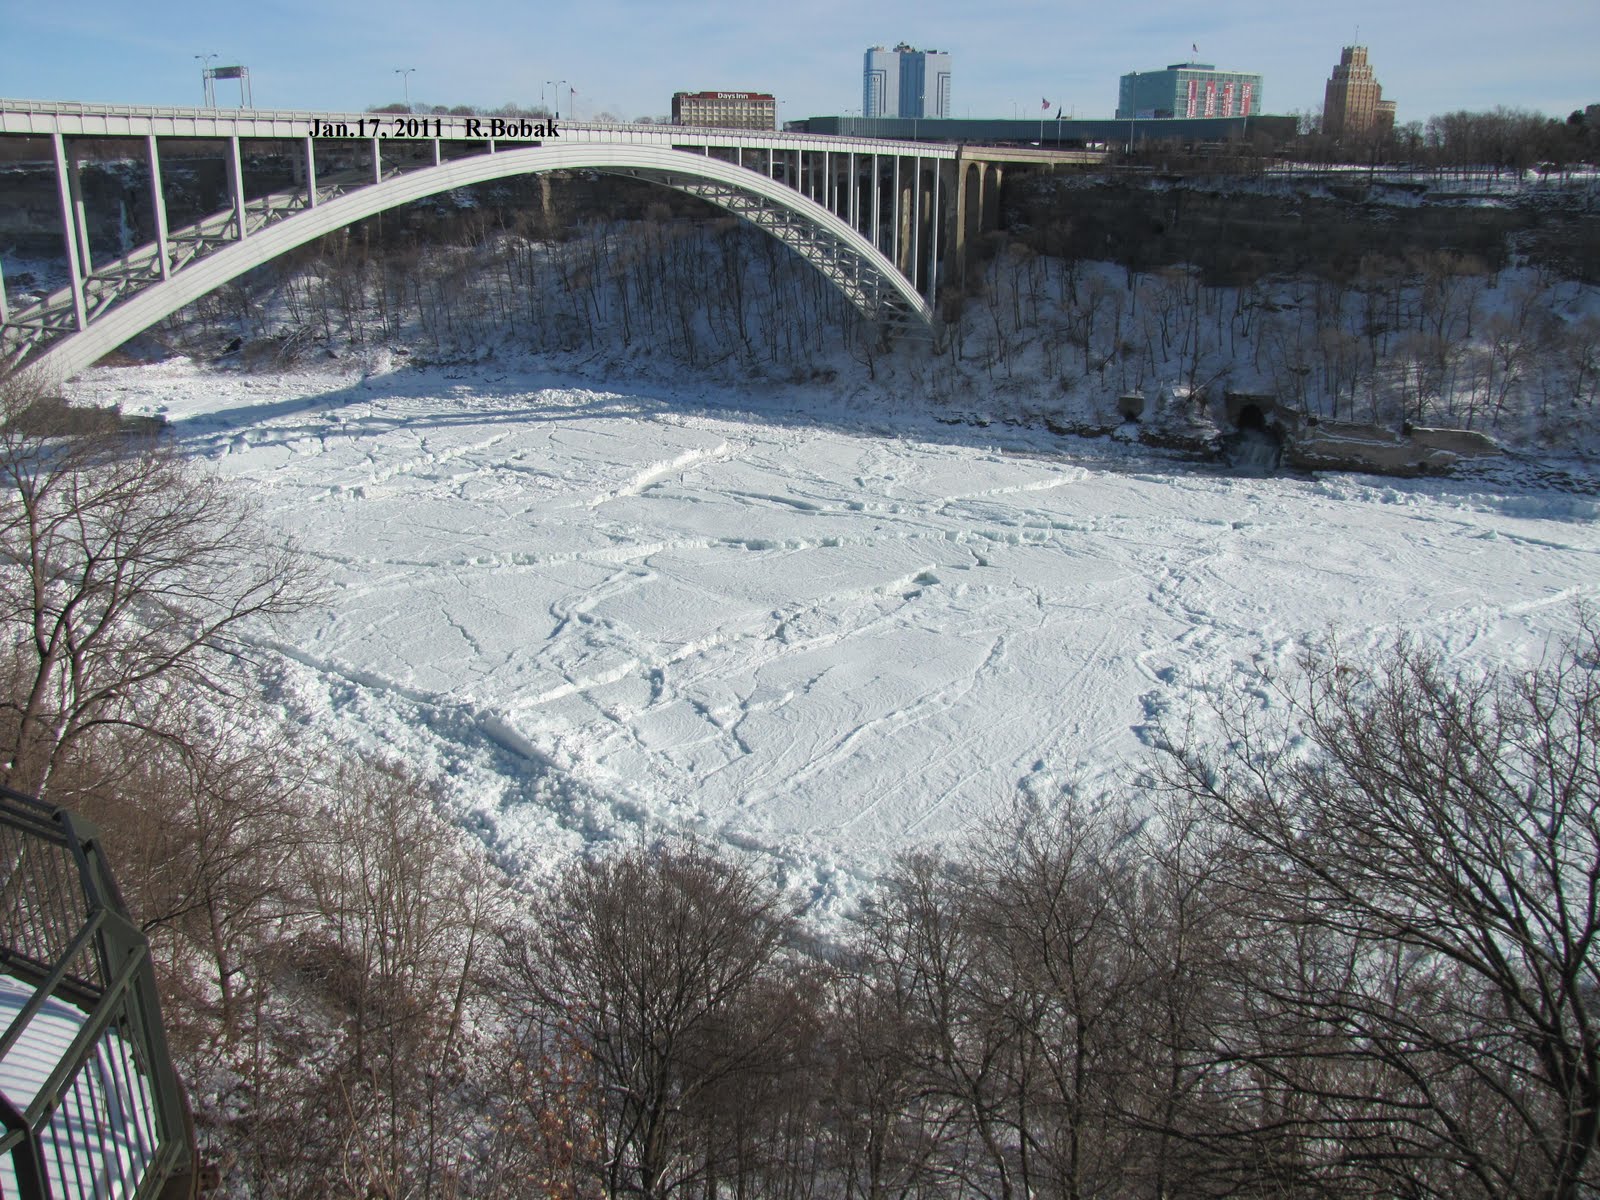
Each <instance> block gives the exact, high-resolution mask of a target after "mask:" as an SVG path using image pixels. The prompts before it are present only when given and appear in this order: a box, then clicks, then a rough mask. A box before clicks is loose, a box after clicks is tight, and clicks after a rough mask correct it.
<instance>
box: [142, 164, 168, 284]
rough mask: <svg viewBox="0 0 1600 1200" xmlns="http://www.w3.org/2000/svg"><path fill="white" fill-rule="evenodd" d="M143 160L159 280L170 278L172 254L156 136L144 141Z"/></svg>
mask: <svg viewBox="0 0 1600 1200" xmlns="http://www.w3.org/2000/svg"><path fill="white" fill-rule="evenodd" d="M144 153H145V158H146V159H148V160H149V163H150V211H151V212H152V213H154V214H155V222H156V265H157V266H158V267H160V268H161V278H163V279H170V278H172V254H171V252H170V248H169V247H168V245H167V197H166V194H165V193H164V192H163V191H162V188H161V150H160V148H159V147H158V146H157V145H156V135H155V134H153V133H152V134H148V135H146V137H145V139H144Z"/></svg>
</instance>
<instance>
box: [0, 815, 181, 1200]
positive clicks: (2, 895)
mask: <svg viewBox="0 0 1600 1200" xmlns="http://www.w3.org/2000/svg"><path fill="white" fill-rule="evenodd" d="M0 1024H4V1025H5V1030H4V1033H0V1128H3V1136H0V1195H3V1196H6V1197H11V1196H18V1197H21V1198H22V1200H90V1198H91V1197H92V1198H95V1200H101V1198H106V1200H110V1198H113V1197H115V1198H117V1200H145V1198H147V1197H157V1196H172V1195H174V1194H175V1193H174V1191H173V1188H174V1187H176V1188H177V1189H178V1191H177V1192H176V1194H183V1190H184V1189H187V1188H189V1187H190V1186H191V1185H192V1180H193V1177H194V1171H193V1153H192V1147H191V1136H190V1133H189V1123H188V1120H187V1117H186V1110H185V1106H184V1099H183V1093H182V1091H181V1089H180V1087H179V1083H178V1078H177V1075H176V1074H175V1072H174V1071H173V1067H172V1061H171V1057H170V1055H169V1054H168V1050H167V1041H166V1035H165V1033H164V1031H163V1029H162V1025H161V1013H160V1006H159V1003H158V1001H157V996H156V984H155V975H154V972H153V971H152V968H151V962H150V950H149V946H148V944H147V943H146V941H145V938H144V936H143V935H142V934H141V933H140V932H139V930H138V928H137V927H136V926H135V925H134V924H133V923H132V922H131V921H130V920H129V919H128V914H127V910H126V908H125V907H124V906H123V903H122V898H121V895H120V894H119V893H118V891H117V886H116V883H115V881H114V880H113V878H112V875H111V871H110V868H109V867H108V866H107V864H106V861H105V858H104V857H103V855H102V853H101V848H100V834H99V831H98V830H96V829H95V828H94V826H93V825H91V824H90V823H89V822H87V821H85V820H83V819H82V818H79V817H77V816H74V815H73V814H72V813H70V812H67V811H66V810H64V809H60V808H53V807H51V806H50V805H47V804H42V803H40V802H38V801H36V800H33V799H31V798H29V797H27V796H24V795H21V794H19V793H17V792H13V791H11V790H10V789H7V788H0Z"/></svg>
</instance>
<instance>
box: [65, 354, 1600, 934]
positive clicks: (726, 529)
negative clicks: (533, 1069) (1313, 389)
mask: <svg viewBox="0 0 1600 1200" xmlns="http://www.w3.org/2000/svg"><path fill="white" fill-rule="evenodd" d="M76 392H77V394H78V395H80V396H82V397H84V398H86V399H95V400H116V401H120V402H121V403H123V404H124V406H125V407H127V408H129V409H130V410H141V409H142V410H146V411H148V410H152V409H160V410H163V411H165V412H166V414H167V415H168V416H169V418H171V419H172V420H173V422H174V427H175V430H176V432H177V435H178V437H179V438H181V439H182V440H183V442H184V443H185V444H186V445H187V446H188V447H189V448H191V449H192V451H193V452H194V453H196V454H199V455H203V456H206V457H207V458H209V459H211V460H212V461H213V462H214V463H215V464H216V466H217V467H218V469H219V470H221V471H222V472H224V473H225V474H228V475H231V476H234V477H237V478H239V479H240V480H242V481H244V482H246V483H248V484H249V485H250V486H252V487H253V488H255V489H257V490H258V491H259V493H260V495H261V497H262V498H263V503H264V505H265V509H266V512H267V513H268V514H269V516H270V517H271V519H273V520H275V521H278V522H281V523H282V524H284V525H285V526H287V527H289V528H291V529H292V530H293V531H294V532H295V534H296V535H297V536H298V537H299V539H300V540H301V541H302V542H303V544H304V545H305V546H306V548H307V549H308V550H309V551H310V552H311V553H312V554H313V555H315V556H316V557H317V558H319V559H321V560H322V561H323V562H325V563H326V570H327V579H328V582H329V584H330V588H331V602H330V603H329V604H328V606H327V607H326V608H324V609H323V610H321V611H320V612H318V613H317V614H315V615H313V616H311V617H308V618H306V619H303V620H302V621H300V622H299V624H298V625H297V626H295V627H294V628H293V629H292V630H289V631H287V632H285V633H283V634H281V635H279V637H278V639H277V640H276V641H275V642H273V643H272V645H273V646H274V648H275V649H277V650H279V651H281V654H282V661H283V665H282V667H281V670H279V671H278V672H277V679H276V687H277V689H278V690H277V693H276V694H277V698H278V700H279V701H280V702H281V703H282V704H283V705H284V706H285V707H286V708H287V709H288V710H289V711H290V712H291V713H292V714H294V715H295V716H296V717H297V718H298V719H300V720H303V721H305V722H307V723H309V724H311V725H312V726H313V727H314V728H315V729H317V730H318V731H319V732H323V733H326V734H327V735H328V736H332V737H342V738H349V739H353V740H357V741H362V742H366V743H370V744H377V745H383V746H386V747H387V748H389V749H391V750H393V751H395V752H397V753H399V754H401V755H404V756H406V757H407V758H409V759H411V760H412V761H414V762H417V763H418V764H420V765H421V766H423V767H424V768H427V769H432V770H436V771H438V772H439V773H440V774H442V775H445V776H447V777H450V778H451V779H452V782H453V786H454V788H455V791H456V794H457V796H458V797H459V801H460V803H461V805H462V807H463V813H464V816H465V818H466V819H467V820H468V822H469V823H470V824H472V825H473V826H474V827H475V828H477V829H478V830H479V831H480V832H481V833H482V834H483V835H484V836H485V837H486V838H487V839H488V840H489V841H490V842H491V843H492V844H494V845H496V846H497V848H498V849H499V850H500V851H501V852H502V853H503V854H504V855H505V856H506V857H507V859H508V860H509V861H512V862H520V863H522V864H523V865H525V866H527V867H529V868H532V867H535V866H536V865H538V864H540V863H549V862H551V861H553V860H557V859H559V858H561V857H563V856H564V855H566V854H568V853H571V852H573V851H575V850H577V849H578V848H579V847H581V845H583V844H584V843H588V842H592V841H595V840H597V839H606V838H612V837H631V836H635V834H636V832H637V831H638V830H639V829H640V827H641V826H642V827H645V828H648V829H651V830H660V829H681V830H690V831H695V832H697V833H699V834H701V835H703V836H708V837H711V838H714V839H717V840H722V841H726V842H729V843H732V844H735V845H738V846H741V847H746V848H749V849H751V850H754V851H757V852H759V853H761V854H763V855H768V856H771V858H772V859H773V860H774V861H775V862H776V863H777V864H778V865H779V866H780V868H781V870H782V871H783V872H784V873H785V875H786V877H787V879H788V882H789V884H790V885H791V886H792V887H794V888H796V889H797V891H799V892H800V893H801V894H804V895H808V896H810V897H811V898H812V899H813V900H814V901H815V902H816V903H817V904H819V905H820V906H821V907H822V908H823V909H837V908H838V907H839V906H840V905H848V903H849V901H850V900H851V898H852V897H853V896H855V895H857V894H859V891H860V885H861V882H862V881H863V880H865V879H867V878H869V877H870V876H871V875H872V874H873V873H874V872H875V871H876V870H877V869H878V868H879V867H881V865H882V862H883V861H884V859H885V858H886V857H888V856H890V855H892V854H894V853H895V852H898V851H900V850H902V849H905V848H908V847H911V846H913V845H917V844H921V843H925V842H929V841H935V840H947V839H952V838H957V837H960V836H962V835H964V834H966V833H968V832H970V831H972V830H973V829H975V828H981V827H983V826H984V825H985V824H986V823H988V822H990V821H992V820H993V819H994V818H995V817H996V816H997V814H999V813H1001V812H1003V811H1004V810H1005V808H1006V807H1007V806H1008V805H1009V804H1010V803H1011V802H1012V800H1013V799H1014V798H1015V797H1016V796H1017V795H1018V794H1019V792H1024V791H1025V792H1029V793H1032V794H1035V795H1042V794H1049V793H1051V792H1054V791H1056V790H1058V789H1059V788H1060V787H1062V786H1065V785H1068V784H1079V785H1087V786H1106V785H1112V784H1117V783H1120V782H1125V781H1127V780H1129V779H1131V778H1132V777H1133V776H1134V774H1135V773H1136V772H1137V771H1139V770H1140V769H1141V768H1142V767H1144V766H1146V765H1148V764H1149V762H1150V759H1149V750H1148V748H1147V745H1146V743H1147V741H1148V739H1149V736H1150V731H1151V728H1152V723H1153V722H1156V721H1158V720H1160V719H1162V718H1163V717H1167V718H1169V719H1181V717H1182V715H1183V714H1184V713H1185V712H1186V711H1188V710H1189V708H1190V707H1191V706H1192V705H1195V704H1196V703H1198V702H1199V701H1201V700H1202V699H1203V697H1204V695H1205V693H1206V692H1207V691H1208V690H1209V689H1217V688H1231V687H1236V686H1259V682H1260V673H1261V672H1262V671H1263V670H1266V671H1272V672H1284V671H1288V670H1291V669H1292V666H1293V661H1294V658H1295V656H1296V655H1297V653H1298V652H1300V651H1301V650H1302V649H1304V648H1305V647H1306V646H1308V645H1315V644H1322V643H1323V642H1324V641H1325V639H1326V638H1327V637H1328V635H1329V634H1330V632H1334V633H1337V635H1338V637H1339V639H1340V641H1341V643H1342V644H1343V645H1345V646H1346V647H1347V648H1352V649H1354V650H1356V651H1357V652H1363V651H1365V650H1366V649H1367V648H1369V647H1379V646H1381V645H1383V644H1385V643H1387V642H1389V641H1390V640H1392V638H1393V637H1394V636H1395V635H1396V634H1399V633H1401V632H1408V633H1413V634H1415V635H1416V636H1418V637H1419V638H1421V639H1423V640H1424V641H1425V642H1426V643H1427V644H1430V645H1434V646H1437V647H1439V648H1440V649H1442V650H1443V651H1444V652H1446V653H1447V654H1448V655H1450V656H1451V657H1452V658H1457V659H1460V660H1463V661H1469V660H1482V661H1494V662H1502V661H1505V662H1516V663H1525V662H1530V661H1533V660H1534V659H1536V658H1537V657H1538V656H1539V654H1540V653H1541V652H1542V651H1543V649H1544V647H1545V646H1546V644H1547V642H1548V640H1549V638H1550V637H1551V635H1552V634H1559V633H1560V632H1562V631H1564V630H1567V629H1570V628H1571V625H1572V622H1573V618H1574V612H1575V604H1576V602H1577V601H1579V600H1581V599H1584V598H1588V599H1593V598H1594V597H1595V595H1596V593H1597V591H1600V524H1597V521H1596V517H1597V514H1600V506H1597V505H1596V503H1595V502H1594V500H1593V499H1591V498H1589V497H1586V496H1583V495H1576V494H1571V493H1566V492H1555V491H1540V490H1537V489H1534V488H1531V487H1523V486H1518V485H1509V484H1508V485H1505V486H1490V485H1489V484H1486V483H1484V482H1481V481H1479V482H1463V481H1429V482H1421V481H1418V482H1403V481H1393V480H1379V479H1374V478H1365V477H1357V476H1325V477H1321V478H1318V479H1314V480H1313V479H1306V478H1290V477H1276V478H1264V479H1263V478H1241V477H1234V476H1230V475H1228V474H1226V473H1222V472H1220V471H1214V470H1210V469H1206V468H1197V467H1195V466H1193V465H1189V464H1184V463H1179V462H1175V461H1171V460H1167V459H1163V458H1160V457H1158V456H1153V455H1151V454H1148V453H1146V452H1143V451H1140V450H1138V449H1136V448H1134V449H1129V448H1126V447H1122V446H1113V445H1111V444H1110V443H1106V442H1100V443H1089V442H1082V441H1075V440H1073V439H1057V438H1055V437H1052V436H1050V435H1048V434H1044V433H1032V432H1025V431H1017V430H1007V429H1005V428H1003V427H1000V426H995V427H993V428H989V429H983V430H975V429H970V428H961V429H951V428H948V427H945V426H942V425H940V424H938V423H937V422H934V421H932V420H930V419H928V418H927V417H926V416H925V415H917V414H916V409H917V407H918V406H917V405H916V404H915V403H913V402H912V401H911V400H910V399H909V398H908V400H907V401H906V402H905V403H904V404H903V405H899V406H896V407H897V408H898V409H900V410H902V411H889V410H888V409H886V408H880V409H877V410H874V409H872V408H871V407H866V406H863V405H860V404H855V403H844V402H833V401H826V400H824V399H823V398H821V397H820V396H818V397H813V398H809V399H808V398H806V397H804V396H802V395H801V394H799V393H790V394H786V395H784V396H778V397H769V398H767V399H763V400H757V399H752V398H750V397H718V396H704V395H700V394H697V393H695V392H693V391H692V390H690V389H685V391H684V394H683V395H679V396H672V395H659V396H651V395H642V394H630V395H616V394H608V393H603V392H597V391H589V390H584V389H581V388H574V387H572V386H570V385H567V386H562V385H560V384H559V382H557V383H542V382H541V381H540V380H538V379H537V378H534V377H517V376H514V375H503V376H500V377H493V376H490V375H487V374H483V373H479V374H467V373H465V372H454V373H445V372H439V371H431V372H399V373H394V374H388V375H384V376H381V377H376V378H371V379H366V380H359V379H354V378H350V379H329V378H326V377H316V376H284V377H270V378H269V377H255V378H249V377H239V376H214V375H209V374H206V373H203V372H200V371H197V370H194V369H190V368H185V367H182V366H171V365H168V366H162V367H150V368H143V369H138V370H121V371H104V372H98V373H95V374H92V375H91V376H89V377H87V378H86V380H84V381H83V382H82V383H80V384H79V385H78V386H77V388H76ZM891 431H892V432H891ZM1008 439H1009V440H1008Z"/></svg>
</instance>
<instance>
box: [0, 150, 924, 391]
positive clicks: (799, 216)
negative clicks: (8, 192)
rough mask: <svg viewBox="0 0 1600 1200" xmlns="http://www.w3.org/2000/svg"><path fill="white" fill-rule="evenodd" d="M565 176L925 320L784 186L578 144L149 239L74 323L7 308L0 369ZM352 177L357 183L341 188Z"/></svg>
mask: <svg viewBox="0 0 1600 1200" xmlns="http://www.w3.org/2000/svg"><path fill="white" fill-rule="evenodd" d="M566 170H593V171H601V172H604V173H607V174H616V175H626V176H630V177H633V178H637V179H644V180H649V181H650V182H653V183H658V184H661V185H663V186H665V187H670V188H674V189H676V190H678V191H681V192H686V193H689V194H691V195H695V196H699V197H701V198H702V199H704V200H707V201H709V202H710V203H712V204H715V205H718V206H719V207H721V208H723V209H726V210H727V211H728V212H731V213H733V214H734V215H736V216H739V217H742V218H744V219H745V220H747V221H750V222H751V223H752V224H754V225H756V226H757V227H758V228H760V229H763V230H765V231H766V232H767V233H770V234H771V235H772V236H773V237H776V238H777V239H778V240H779V241H781V242H783V243H784V244H785V245H787V246H789V247H791V248H792V249H793V250H795V251H796V252H797V253H798V254H800V255H801V256H802V257H803V258H805V259H806V260H807V261H808V262H810V263H811V264H812V265H814V266H815V267H816V268H817V269H818V270H820V271H821V272H822V274H823V275H824V276H825V277H826V278H827V279H828V280H829V281H830V282H831V283H833V285H834V286H835V287H837V288H838V289H839V290H840V292H842V293H843V294H844V296H845V297H846V298H847V299H848V300H849V301H850V302H851V303H852V304H853V305H855V307H856V308H857V309H858V310H860V312H861V313H862V314H863V315H865V316H866V317H867V318H868V319H870V320H873V321H877V322H880V323H882V324H884V325H888V326H911V327H916V326H919V325H920V326H922V327H927V326H929V325H931V323H932V319H933V314H932V310H931V308H930V307H929V305H928V303H927V301H926V300H925V299H924V298H923V297H922V296H921V295H920V294H919V293H918V291H917V289H916V286H915V285H914V284H913V283H912V282H911V281H910V280H909V279H907V278H906V277H905V276H904V275H902V274H901V273H900V272H899V271H897V270H896V269H895V267H894V264H893V263H892V262H891V261H890V260H889V258H888V257H887V256H885V255H884V254H883V253H882V252H881V251H880V250H878V249H877V248H876V247H875V246H874V245H873V244H872V242H871V241H870V240H868V238H866V237H865V236H864V235H862V234H861V233H858V232H857V231H856V230H855V229H853V228H852V227H851V226H850V225H849V223H848V222H846V221H844V220H842V219H840V218H839V217H838V216H836V215H834V214H833V213H832V212H830V211H829V210H828V209H827V208H825V207H824V206H823V205H821V204H818V203H817V202H816V201H814V200H811V199H808V198H807V197H806V196H804V195H802V194H801V193H800V192H798V191H796V190H794V189H793V188H791V187H789V186H787V185H786V184H784V183H780V182H778V181H777V180H775V179H771V178H768V177H767V176H766V175H763V174H761V173H760V172H757V171H752V170H749V169H748V168H745V167H740V166H735V165H733V164H731V163H727V162H723V161H722V160H720V159H717V158H712V157H710V156H709V155H700V154H691V153H687V152H685V151H682V150H673V149H668V148H664V147H659V146H649V145H630V144H625V143H623V144H607V143H593V142H591V143H577V144H573V145H569V146H560V145H557V146H551V145H542V146H534V147H527V148H523V149H515V150H501V151H498V152H495V153H485V154H478V155H474V156H472V157H469V158H460V159H455V160H453V161H448V162H443V163H439V164H437V165H435V166H426V167H417V168H412V169H408V170H397V169H391V170H389V171H387V172H386V173H385V176H384V178H382V179H381V180H379V181H378V182H370V180H371V175H370V173H362V172H351V173H349V174H348V175H345V176H338V177H330V178H325V179H323V180H320V181H319V183H318V186H317V188H316V201H315V203H313V202H312V200H311V197H310V196H309V195H308V194H307V192H306V191H305V190H304V189H301V190H298V191H294V192H282V193H277V194H275V195H272V196H266V197H262V198H260V199H257V200H252V201H250V202H249V203H248V204H242V205H238V206H236V208H232V209H228V210H226V211H224V212H221V213H217V214H214V215H212V216H210V217H208V218H206V219H205V220H203V221H199V222H197V223H196V224H194V225H191V226H189V227H188V228H186V229H181V230H176V231H174V232H173V233H171V234H170V235H169V236H168V262H167V263H166V264H165V266H166V269H165V270H163V269H162V268H163V264H162V263H161V261H160V251H159V249H158V248H157V246H156V245H154V244H151V245H146V246H142V247H140V248H139V249H137V250H134V251H132V252H131V253H129V254H128V255H126V256H125V257H123V258H121V259H118V260H117V261H116V262H114V263H109V264H107V265H106V266H104V267H101V268H98V269H97V270H95V271H94V272H93V273H92V274H91V275H90V276H89V277H88V278H86V279H85V280H84V281H83V289H82V292H83V299H84V319H83V322H82V324H83V328H81V329H80V328H78V327H77V326H78V324H79V321H78V319H77V315H76V311H75V300H74V298H73V295H72V293H71V291H70V289H63V290H62V291H61V292H58V293H56V294H55V295H53V296H50V297H49V298H47V299H46V300H44V301H43V302H41V303H40V304H38V305H36V306H34V307H33V308H31V309H25V310H22V311H19V312H15V313H13V314H11V319H10V321H9V323H8V324H7V325H6V327H5V329H4V331H3V332H4V335H5V336H4V340H3V341H0V365H8V366H10V367H12V368H15V367H19V366H26V367H28V368H29V369H30V370H34V371H37V372H38V373H39V374H40V375H42V376H44V377H47V378H55V379H68V378H71V377H72V376H73V375H75V374H77V373H78V372H79V371H81V370H83V369H84V368H85V367H88V366H90V365H91V364H93V363H94V362H96V361H97V360H98V359H100V358H101V357H103V356H104V355H106V354H107V353H109V352H110V351H112V350H114V349H116V348H117V347H118V346H120V345H122V343H124V342H126V341H127V340H128V339H130V338H132V337H134V336H136V335H137V334H139V333H142V332H143V331H144V330H146V329H148V328H150V326H152V325H154V324H155V323H156V322H157V321H160V320H161V319H163V318H164V317H167V316H170V315H171V314H172V313H174V312H177V311H178V310H179V309H181V308H183V307H184V306H185V305H187V304H191V303H193V302H194V301H195V300H198V299H199V298H200V297H201V296H204V295H205V294H207V293H208V292H211V291H214V290H215V289H216V288H218V287H221V286H222V285H223V284H225V283H227V282H229V281H230V280H232V279H234V278H236V277H238V276H239V275H242V274H244V273H245V272H246V271H249V270H251V269H253V268H255V267H259V266H261V265H263V264H265V263H268V262H270V261H272V260H273V259H275V258H277V257H279V256H280V255H282V254H285V253H287V252H288V251H290V250H293V249H294V248H295V247H297V246H301V245H304V244H305V243H306V242H310V241H313V240H315V239H316V238H319V237H322V236H324V235H326V234H329V233H333V232H334V231H336V230H339V229H342V228H344V227H345V226H347V225H351V224H353V223H355V222H356V221H360V220H363V219H364V218H366V217H371V216H376V215H377V214H378V213H381V212H386V211H388V210H389V209H392V208H397V207H400V206H401V205H405V204H409V203H411V202H413V201H416V200H421V199H424V198H426V197H428V196H433V195H437V194H438V193H440V192H447V191H450V190H452V189H454V188H459V187H467V186H470V185H472V184H477V183H486V182H489V181H491V180H495V179H505V178H508V177H511V176H516V175H528V174H535V173H538V172H541V171H566ZM360 180H366V181H368V182H365V184H364V185H362V186H352V185H353V184H356V183H357V182H358V181H360ZM241 218H242V224H243V226H244V228H245V231H246V233H245V236H244V237H242V238H241V237H240V236H239V233H238V230H239V227H240V224H241Z"/></svg>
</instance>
